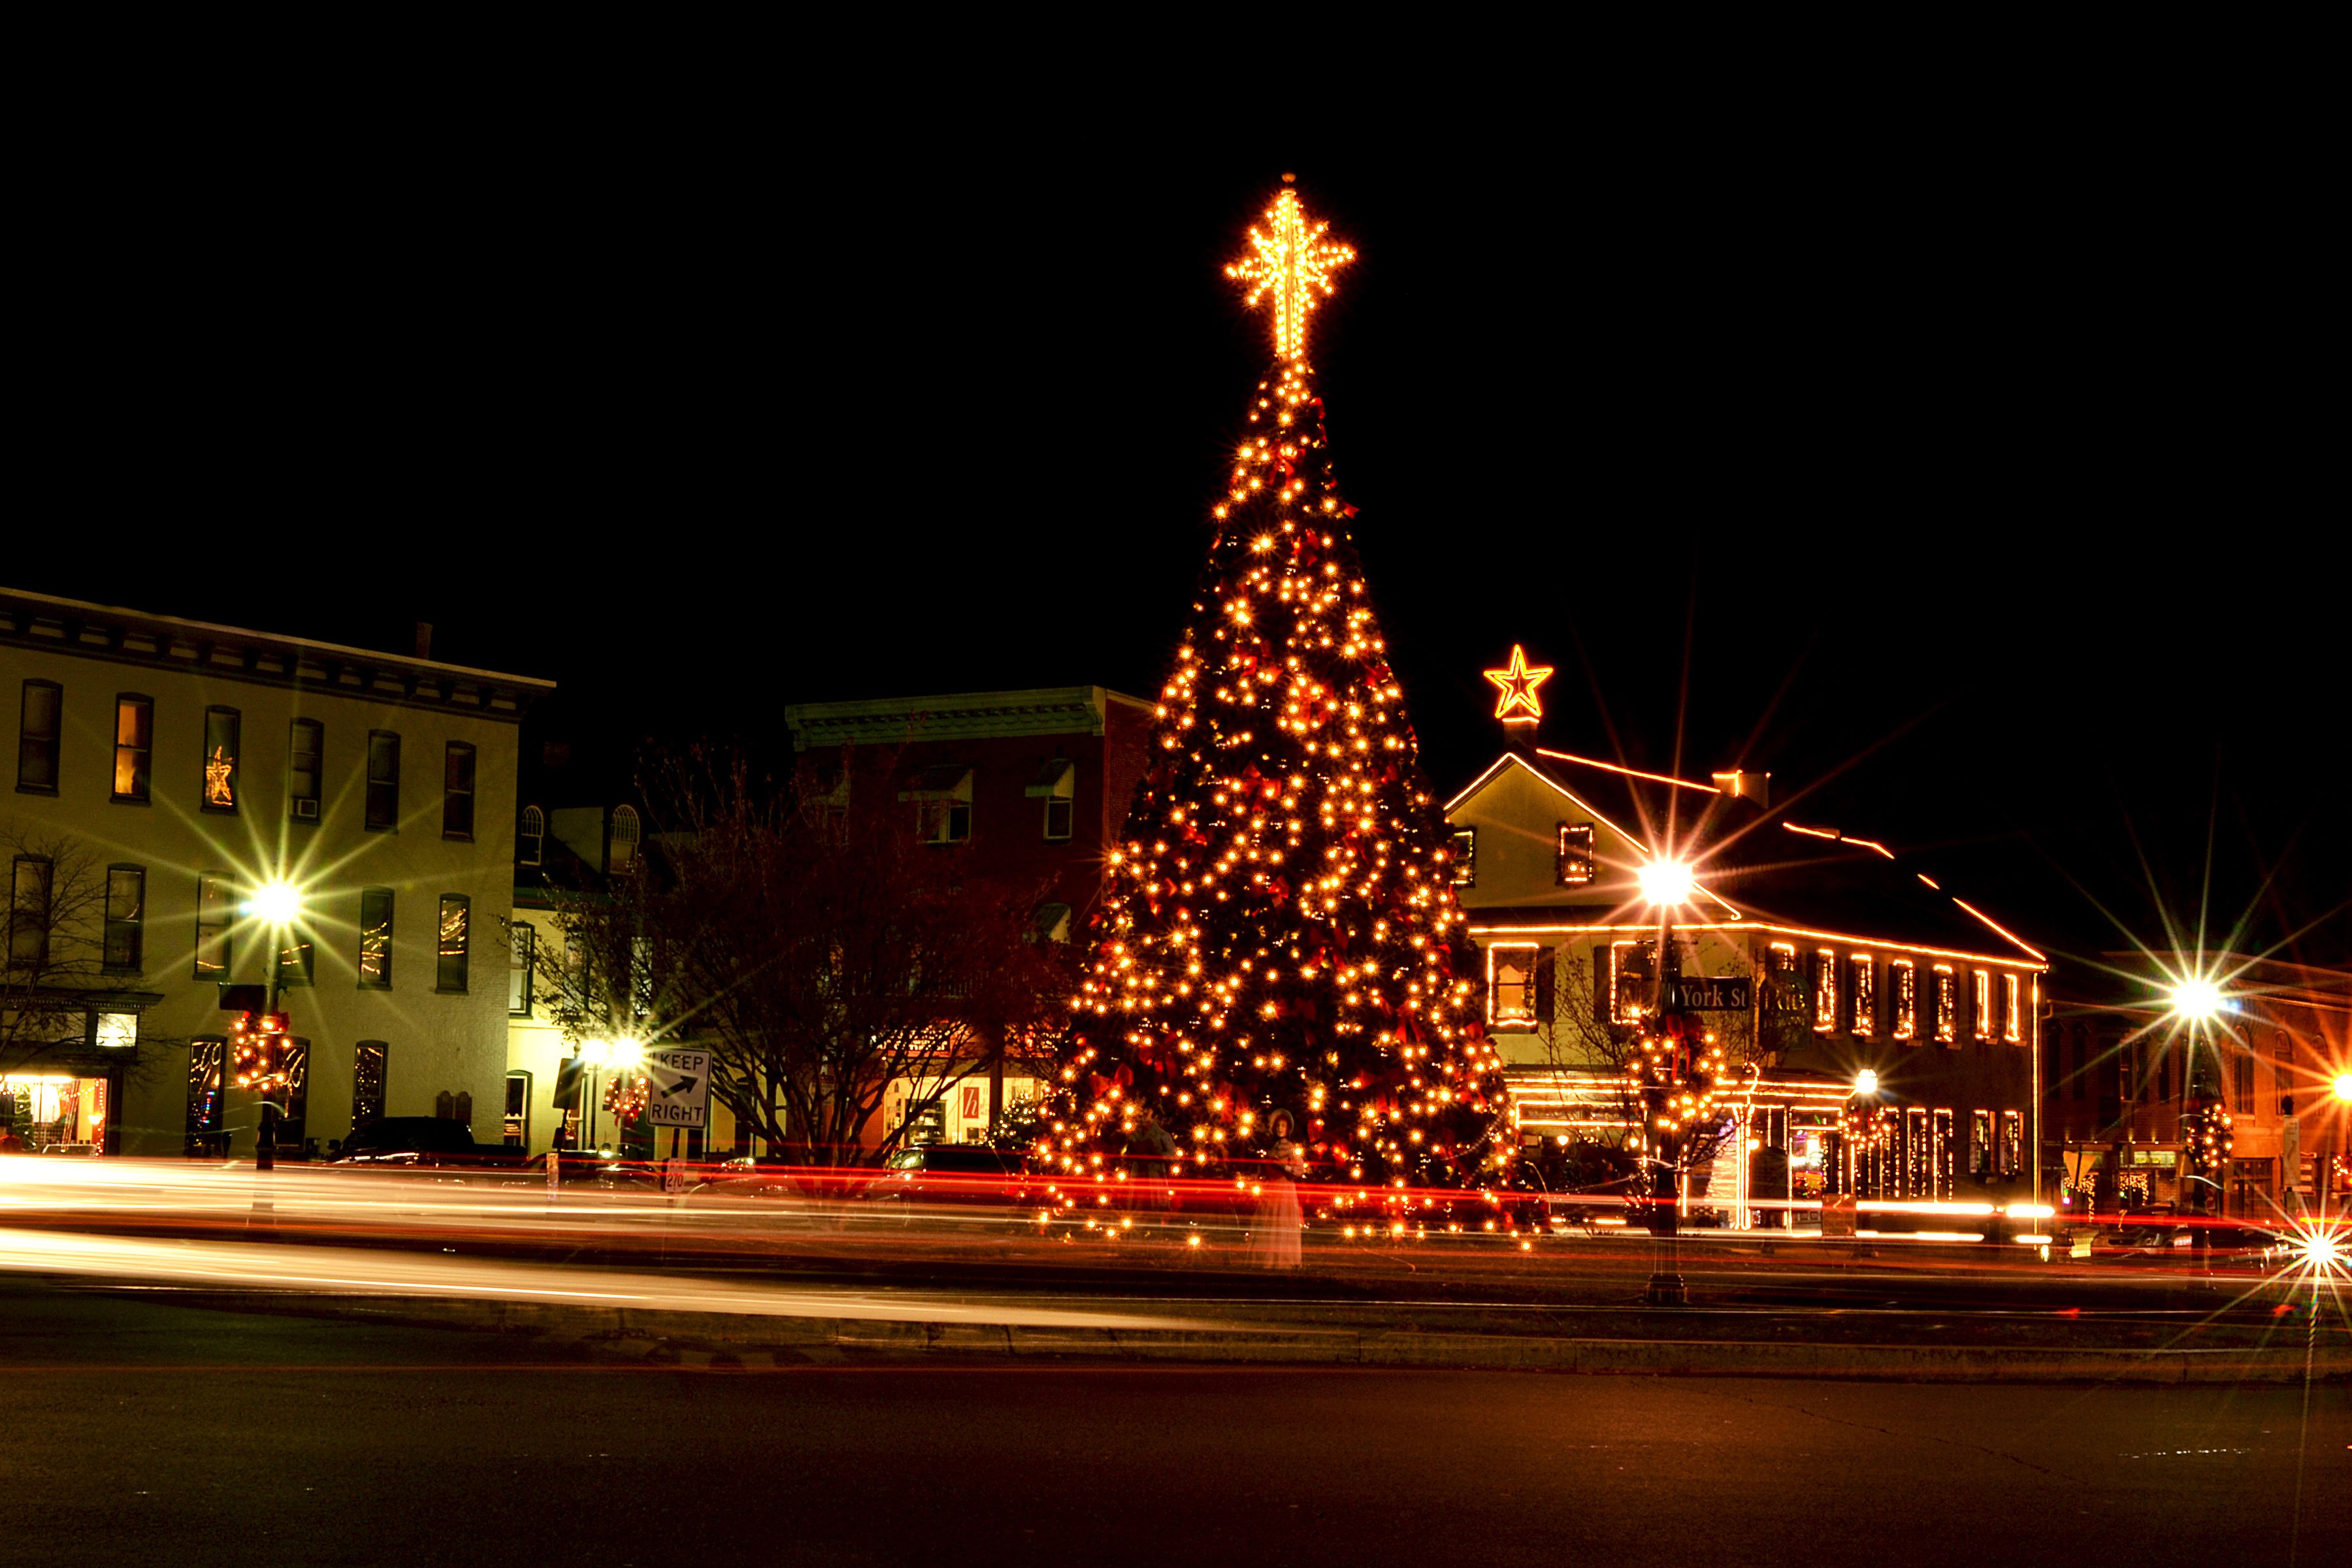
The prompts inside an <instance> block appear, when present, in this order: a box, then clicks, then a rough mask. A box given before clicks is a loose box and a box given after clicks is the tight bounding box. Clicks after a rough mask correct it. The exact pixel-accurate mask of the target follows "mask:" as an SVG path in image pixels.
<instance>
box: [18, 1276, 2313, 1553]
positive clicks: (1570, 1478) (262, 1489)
mask: <svg viewBox="0 0 2352 1568" xmlns="http://www.w3.org/2000/svg"><path fill="white" fill-rule="evenodd" d="M2298 1497H2299V1499H2300V1507H2299V1510H2298ZM2347 1500H2352V1391H2347V1389H2346V1388H2345V1387H2344V1386H2342V1385H2340V1384H2338V1385H2332V1386H2330V1385H2323V1386H2318V1387H2314V1388H2310V1389H2304V1388H2298V1387H2285V1388H2279V1387H2263V1388H2244V1389H2231V1388H2184V1389H2178V1390H2165V1389H2147V1388H2120V1387H2118V1388H2101V1387H2055V1388H2051V1387H2031V1386H2004V1387H1978V1388H1971V1387H1954V1386H1941V1385H1939V1386H1909V1385H1902V1384H1800V1383H1785V1382H1763V1381H1756V1380H1740V1381H1709V1380H1703V1379H1619V1378H1594V1377H1552V1376H1544V1375H1538V1374H1525V1373H1521V1374H1509V1373H1443V1372H1427V1373H1396V1372H1335V1371H1326V1370H1311V1371H1292V1370H1240V1371H1226V1370H1216V1369H1197V1368H1185V1367H1174V1366H1166V1365H1157V1366H1149V1367H1083V1366H1068V1365H1050V1364H1049V1365H1039V1366H1021V1365H1006V1364H1002V1363H999V1364H994V1365H990V1366H985V1367H956V1366H950V1365H931V1364H927V1363H926V1364H910V1363H889V1364H874V1365H857V1364H829V1365H791V1366H782V1367H777V1366H766V1365H761V1366H751V1367H744V1368H730V1367H726V1366H720V1365H713V1366H706V1367H684V1366H676V1365H668V1364H662V1363H659V1362H657V1361H648V1360H644V1359H633V1358H632V1357H631V1356H630V1355H629V1354H626V1353H614V1352H613V1351H611V1350H609V1349H600V1348H597V1347H593V1346H589V1345H584V1344H574V1345H564V1344H551V1343H546V1342H531V1341H523V1340H517V1339H514V1338H511V1337H499V1336H492V1335H487V1334H473V1333H465V1332H457V1331H436V1330H428V1329H404V1328H391V1327H383V1328H379V1327H373V1326H367V1325H357V1324H352V1323H350V1322H336V1321H318V1320H310V1319H303V1318H295V1317H276V1316H260V1315H249V1314H242V1313H232V1312H216V1311H208V1310H197V1309H194V1308H190V1307H187V1306H184V1305H180V1304H176V1303H174V1302H173V1300H171V1298H170V1297H169V1296H168V1295H147V1296H135V1295H122V1294H101V1293H95V1292H91V1293H85V1292H80V1291H73V1290H67V1289H58V1288H57V1287H54V1286H50V1285H47V1284H44V1283H41V1282H38V1281H32V1280H15V1281H5V1280H0V1563H45V1564H78V1563H119V1562H158V1563H162V1562H169V1563H173V1564H175V1565H194V1564H204V1563H238V1564H246V1565H251V1564H274V1563H299V1564H334V1563H388V1564H389V1563H402V1564H410V1563H420V1564H421V1563H465V1564H476V1563H529V1564H541V1563H565V1562H579V1563H595V1564H598V1565H600V1568H630V1565H644V1568H654V1565H656V1564H678V1565H699V1564H703V1563H730V1564H734V1563H753V1564H759V1563H825V1564H859V1563H999V1562H1003V1563H1029V1564H1063V1563H1106V1564H1129V1563H1133V1564H1156V1563H1183V1564H1187V1565H1193V1564H1201V1563H1236V1564H1239V1563H1250V1564H1256V1563H1266V1564H1282V1563H1300V1564H1317V1565H1320V1564H1338V1563H1346V1564H1349V1565H1356V1564H1379V1563H1414V1564H1450V1563H1544V1564H1546V1565H1547V1568H1551V1565H1557V1564H1560V1563H1596V1562H1597V1563H1612V1564H1624V1565H1627V1568H1638V1565H1640V1564H1646V1563H1706V1564H1709V1565H1711V1568H1722V1565H1724V1564H1733V1563H1802V1564H1805V1565H1807V1568H1820V1565H1822V1564H1825V1563H1871V1564H1877V1565H1897V1568H1910V1565H1912V1564H1926V1563H1967V1564H1969V1565H1970V1568H1982V1565H1983V1564H1986V1563H2002V1564H2009V1563H2065V1564H2068V1565H2070V1568H2081V1565H2082V1564H2084V1563H2102V1562H2116V1563H2129V1564H2132V1565H2133V1568H2139V1565H2142V1564H2159V1563H2194V1564H2212V1563H2231V1562H2246V1561H2257V1560H2258V1561H2260V1562H2262V1563H2263V1564H2264V1565H2265V1568H2271V1565H2273V1564H2284V1563H2298V1562H2299V1563H2340V1562H2344V1561H2347V1559H2352V1504H2347ZM2298 1518H2299V1521H2300V1522H2299V1525H2298V1523H2297V1521H2298Z"/></svg>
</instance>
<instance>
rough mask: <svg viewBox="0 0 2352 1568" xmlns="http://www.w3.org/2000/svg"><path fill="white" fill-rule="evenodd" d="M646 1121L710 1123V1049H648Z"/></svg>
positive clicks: (660, 1124) (680, 1124) (665, 1124)
mask: <svg viewBox="0 0 2352 1568" xmlns="http://www.w3.org/2000/svg"><path fill="white" fill-rule="evenodd" d="M646 1082H647V1084H648V1085H649V1086H650V1087H651V1089H652V1090H653V1092H652V1094H651V1095H649V1096H648V1097H647V1098H646V1118H645V1119H646V1121H647V1122H649V1123H651V1124H652V1125H654V1126H656V1127H708V1126H709V1124H710V1053H709V1051H678V1050H670V1051H647V1052H646Z"/></svg>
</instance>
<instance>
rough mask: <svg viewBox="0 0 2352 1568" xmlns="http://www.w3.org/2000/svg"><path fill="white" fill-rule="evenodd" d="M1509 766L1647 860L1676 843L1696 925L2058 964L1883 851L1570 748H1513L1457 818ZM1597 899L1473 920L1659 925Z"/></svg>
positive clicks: (1494, 910) (1708, 787) (1473, 787)
mask: <svg viewBox="0 0 2352 1568" xmlns="http://www.w3.org/2000/svg"><path fill="white" fill-rule="evenodd" d="M1509 767H1519V768H1524V769H1526V770H1528V772H1529V773H1533V774H1535V775H1536V776H1537V777H1538V778H1541V779H1543V780H1544V781H1545V782H1546V783H1548V784H1550V785H1551V786H1552V787H1553V788H1554V789H1556V790H1558V791H1559V792H1560V793H1561V794H1562V795H1567V796H1569V797H1570V798H1571V799H1574V800H1576V801H1578V802H1580V803H1581V804H1582V805H1585V806H1587V807H1588V808H1590V809H1591V811H1592V812H1593V814H1594V816H1596V817H1598V818H1599V819H1601V820H1602V821H1605V822H1607V823H1609V824H1610V825H1611V826H1614V827H1615V828H1617V829H1618V831H1620V832H1621V833H1622V834H1624V835H1625V836H1626V837H1629V838H1631V839H1633V841H1634V842H1635V843H1637V844H1639V845H1640V846H1642V847H1643V849H1644V850H1645V851H1647V852H1648V853H1650V854H1652V855H1656V854H1658V853H1659V852H1660V850H1661V848H1662V847H1670V848H1671V852H1672V853H1674V854H1675V856H1677V857H1678V858H1682V859H1683V860H1685V862H1686V863H1688V864H1689V865H1690V866H1691V867H1692V868H1693V869H1694V871H1695V872H1696V883H1697V886H1698V889H1699V893H1698V902H1697V907H1696V909H1694V910H1693V914H1694V916H1695V917H1696V921H1698V922H1701V923H1705V922H1721V923H1726V924H1746V923H1748V922H1755V923H1758V924H1760V925H1768V926H1771V927H1774V928H1777V929H1780V930H1785V931H1789V932H1790V933H1791V934H1792V935H1799V936H1804V935H1811V936H1817V937H1821V938H1824V939H1829V938H1834V939H1841V940H1852V941H1861V942H1894V943H1899V944H1904V945H1909V946H1916V947H1919V948H1922V949H1927V950H1930V951H1937V952H1951V953H1955V954H1966V955H1982V956H1986V957H1992V958H1998V959H2001V960H2003V961H2006V962H2011V963H2034V964H2042V963H2047V962H2048V960H2047V957H2046V955H2045V954H2043V953H2042V952H2041V951H2040V950H2039V949H2037V948H2035V947H2034V946H2033V945H2032V943H2031V942H2027V941H2025V940H2024V939H2023V938H2022V937H2021V936H2019V935H2017V934H2016V933H2015V932H2014V931H2011V930H2009V929H2008V928H2006V927H2005V926H2004V925H2002V924H2001V923H2000V921H1998V920H1996V919H1995V918H1993V917H1992V916H1991V915H1990V914H1987V913H1985V912H1984V911H1983V910H1981V909H1980V908H1979V907H1978V906H1975V905H1972V904H1970V903H1969V902H1968V901H1966V900H1964V899H1962V898H1960V897H1959V896H1958V894H1957V893H1956V892H1955V891H1954V890H1952V889H1947V888H1945V887H1944V886H1942V885H1941V883H1940V881H1939V880H1938V879H1936V878H1935V877H1933V876H1931V875H1929V874H1928V873H1927V872H1926V871H1923V870H1922V869H1920V868H1918V867H1917V866H1916V865H1909V864H1906V863H1905V862H1904V861H1903V860H1902V859H1901V858H1899V857H1898V856H1897V855H1896V854H1895V851H1894V850H1893V849H1891V848H1889V847H1887V846H1885V844H1882V843H1879V842H1878V841H1876V840H1874V839H1870V838H1864V837H1856V836H1853V835H1850V834H1844V833H1841V832H1840V831H1839V830H1837V829H1836V828H1833V827H1826V826H1812V825H1809V824H1798V823H1792V822H1789V821H1787V820H1785V819H1783V818H1781V817H1780V816H1777V815H1775V814H1774V813H1772V812H1771V811H1769V809H1767V808H1766V807H1764V806H1763V805H1760V804H1759V803H1758V802H1756V801H1754V800H1752V799H1748V798H1744V797H1740V796H1737V795H1733V794H1732V793H1731V792H1730V791H1729V790H1728V789H1727V788H1725V787H1722V786H1719V785H1717V784H1699V783H1696V782H1695V781H1692V780H1688V779H1679V778H1674V777H1671V776H1669V775H1666V774H1662V773H1643V772H1639V771H1636V770H1633V769H1629V768H1622V767H1619V766H1617V765H1615V764H1613V763H1603V762H1599V761H1596V760H1594V759H1592V758H1589V757H1578V756H1573V755H1571V754H1570V753H1567V752H1552V751H1541V752H1537V753H1536V754H1535V755H1534V756H1532V757H1529V756H1524V755H1521V754H1520V753H1518V752H1506V753H1504V755H1503V756H1502V757H1500V758H1498V759H1496V763H1494V764H1493V765H1492V766H1491V767H1489V768H1487V769H1486V771H1485V772H1484V773H1480V774H1479V776H1478V777H1477V778H1476V779H1475V780H1474V781H1473V782H1472V783H1471V784H1470V785H1469V786H1468V787H1466V788H1465V789H1464V790H1463V791H1462V792H1461V793H1460V794H1459V795H1455V796H1454V799H1452V800H1450V801H1448V802H1447V803H1446V811H1447V813H1448V815H1449V816H1450V815H1451V814H1452V813H1453V812H1454V808H1455V807H1457V806H1459V805H1462V804H1463V803H1464V802H1465V801H1467V800H1469V799H1470V798H1471V797H1472V796H1473V795H1476V794H1477V793H1479V791H1480V790H1482V789H1483V788H1485V787H1486V784H1488V783H1489V782H1490V781H1492V780H1493V779H1494V778H1496V776H1497V775H1498V774H1499V773H1501V772H1502V771H1503V770H1504V769H1506V768H1509ZM1606 896H1607V895H1605V894H1604V895H1603V897H1606ZM1599 903H1600V900H1586V901H1585V902H1584V903H1583V905H1582V907H1581V908H1578V907H1575V906H1563V905H1560V904H1549V905H1544V906H1538V907H1531V908H1523V909H1518V908H1498V907H1495V906H1485V907H1472V908H1469V909H1468V910H1466V912H1467V913H1468V914H1469V916H1470V920H1471V924H1472V927H1473V929H1475V928H1477V927H1479V926H1484V925H1516V924H1541V923H1547V922H1559V921H1562V919H1563V917H1564V916H1569V915H1571V914H1573V915H1576V916H1590V917H1595V918H1599V917H1604V916H1612V917H1614V916H1622V923H1628V924H1633V923H1640V922H1641V921H1646V920H1647V919H1648V918H1649V916H1648V911H1647V910H1646V909H1641V910H1636V909H1635V908H1634V907H1633V906H1632V905H1628V906H1626V907H1625V909H1624V910H1622V911H1620V910H1602V909H1601V908H1600V907H1599ZM1609 923H1618V921H1617V920H1614V919H1612V920H1611V921H1609Z"/></svg>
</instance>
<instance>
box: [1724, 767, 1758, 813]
mask: <svg viewBox="0 0 2352 1568" xmlns="http://www.w3.org/2000/svg"><path fill="white" fill-rule="evenodd" d="M1715 787H1716V788H1717V789H1718V790H1721V791H1722V792H1723V793H1724V794H1725V795H1729V796H1730V797H1731V798H1732V799H1734V800H1752V801H1754V802H1755V803H1756V805H1757V807H1758V808H1759V810H1760V809H1762V808H1764V807H1767V806H1769V805H1771V804H1772V775H1771V774H1770V773H1743V772H1741V771H1740V770H1739V769H1738V768H1734V769H1733V770H1732V771H1731V772H1729V773H1717V774H1716V775H1715Z"/></svg>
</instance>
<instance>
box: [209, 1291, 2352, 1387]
mask: <svg viewBox="0 0 2352 1568" xmlns="http://www.w3.org/2000/svg"><path fill="white" fill-rule="evenodd" d="M174 1299H175V1300H179V1301H180V1302H182V1303H183V1304H184V1305H188V1306H194V1307H201V1308H208V1309H212V1310H223V1311H234V1312H262V1313H282V1314H286V1315H289V1316H297V1317H320V1318H338V1319H347V1320H352V1321H366V1322H374V1323H386V1324H398V1325H402V1326H405V1327H420V1328H440V1329H462V1330H470V1331H489V1332H497V1333H517V1334H529V1335H532V1336H536V1337H543V1338H550V1339H557V1340H563V1341H572V1342H601V1343H602V1344H603V1345H604V1346H605V1347H606V1348H610V1349H612V1350H614V1351H615V1352H618V1353H621V1354H630V1355H635V1356H637V1357H639V1358H647V1357H650V1358H654V1359H665V1360H675V1361H681V1362H691V1363H694V1364H697V1365H703V1364H709V1363H711V1361H712V1359H713V1357H714V1355H715V1356H716V1357H718V1358H719V1361H720V1362H722V1363H739V1364H740V1362H741V1359H742V1356H743V1354H744V1353H745V1352H751V1353H752V1354H755V1355H761V1357H762V1359H765V1358H766V1357H769V1356H772V1358H773V1360H774V1361H775V1363H777V1364H779V1365H785V1364H820V1363H847V1362H853V1361H877V1360H878V1361H903V1360H909V1359H962V1360H969V1359H991V1358H1013V1359H1020V1358H1035V1359H1038V1360H1060V1361H1071V1362H1079V1361H1084V1362H1095V1363H1101V1362H1125V1363H1145V1362H1171V1363H1192V1364H1197V1365H1213V1364H1219V1363H1223V1364H1229V1365H1260V1366H1264V1365H1287V1366H1302V1367H1305V1366H1380V1367H1427V1368H1433V1369H1434V1368H1453V1369H1455V1370H1460V1371H1527V1372H1554V1373H1583V1374H1588V1375H1605V1376H1643V1377H1790V1378H1806V1379H1813V1380H1828V1381H1853V1382H1897V1383H2125V1384H2158V1385H2166V1384H2222V1383H2228V1384H2237V1383H2264V1384H2296V1383H2303V1382H2305V1381H2306V1380H2308V1381H2310V1382H2315V1383H2337V1382H2346V1381H2352V1352H2344V1351H2329V1352H2323V1353H2316V1354H2313V1355H2311V1356H2309V1357H2308V1358H2306V1355H2305V1352H2303V1351H2302V1350H2300V1349H2293V1350H2281V1351H2248V1350H2242V1349H2225V1350H2080V1349H2068V1350H2041V1349H2035V1348H2032V1347H2024V1346H1969V1345H1879V1344H1859V1345H1845V1344H1790V1343H1785V1342H1757V1341H1718V1340H1654V1339H1591V1338H1563V1337H1553V1336H1544V1335H1515V1334H1470V1333H1422V1332H1412V1331H1396V1330H1372V1329H1351V1328H1328V1329H1326V1328H1295V1329H1286V1328H1263V1329H1238V1328H1237V1329H1215V1330H1205V1331H1183V1330H1167V1331H1158V1330H1142V1331H1139V1330H1122V1329H1065V1328H1035V1327H1026V1326H1022V1325H1017V1324H975V1323H962V1322H958V1323H940V1322H919V1321H916V1322H890V1321H874V1320H870V1319H850V1318H822V1317H807V1318H803V1317H790V1318H788V1317H762V1316H750V1315H740V1314H733V1313H722V1312H677V1311H661V1310H647V1309H644V1308H612V1307H572V1306H559V1305H551V1304H548V1303H543V1302H536V1301H503V1300H481V1301H469V1300H415V1299H406V1298H400V1299H394V1298H386V1297H382V1296H316V1295H298V1294H291V1293H280V1292H264V1291H190V1292H184V1293H181V1292H175V1293H174Z"/></svg>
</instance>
